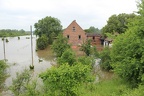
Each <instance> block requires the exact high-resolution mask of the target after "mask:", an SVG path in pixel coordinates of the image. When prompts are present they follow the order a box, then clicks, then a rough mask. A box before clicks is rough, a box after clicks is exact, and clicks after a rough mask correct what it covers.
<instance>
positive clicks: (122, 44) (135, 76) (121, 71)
mask: <svg viewBox="0 0 144 96" xmlns="http://www.w3.org/2000/svg"><path fill="white" fill-rule="evenodd" d="M138 9H139V11H138V13H139V16H138V17H137V18H134V19H133V22H130V23H129V26H128V30H127V31H126V32H125V33H124V34H122V35H120V36H118V38H116V39H115V41H114V44H113V48H112V52H111V60H112V66H113V68H114V71H115V72H116V73H117V74H118V75H119V76H121V77H122V78H124V79H125V80H126V81H127V82H129V83H130V84H131V85H132V87H136V86H137V85H138V84H139V83H141V82H143V81H144V50H143V48H144V38H143V37H144V22H143V21H144V0H141V2H139V4H138Z"/></svg>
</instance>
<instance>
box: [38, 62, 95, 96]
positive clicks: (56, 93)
mask: <svg viewBox="0 0 144 96" xmlns="http://www.w3.org/2000/svg"><path fill="white" fill-rule="evenodd" d="M90 74H91V73H90V68H89V67H88V66H86V65H82V64H80V63H79V64H76V65H73V66H70V65H68V64H63V65H61V66H60V67H58V68H56V67H52V68H51V69H48V70H47V71H46V72H43V73H41V74H40V77H41V78H42V79H43V82H44V85H45V88H46V92H47V93H46V94H47V95H50V96H79V92H78V88H79V87H80V85H82V84H83V83H84V82H92V81H93V79H92V77H90V76H91V75H90Z"/></svg>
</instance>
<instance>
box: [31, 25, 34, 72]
mask: <svg viewBox="0 0 144 96" xmlns="http://www.w3.org/2000/svg"><path fill="white" fill-rule="evenodd" d="M30 30H31V55H32V66H31V69H34V65H33V40H32V39H33V37H32V34H33V33H32V26H30Z"/></svg>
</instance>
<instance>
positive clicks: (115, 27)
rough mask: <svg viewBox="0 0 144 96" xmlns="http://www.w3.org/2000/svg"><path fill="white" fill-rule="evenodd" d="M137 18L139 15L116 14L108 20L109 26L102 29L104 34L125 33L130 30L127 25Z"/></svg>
mask: <svg viewBox="0 0 144 96" xmlns="http://www.w3.org/2000/svg"><path fill="white" fill-rule="evenodd" d="M136 16H137V15H135V14H134V13H132V14H126V13H122V14H119V15H116V14H114V15H112V16H111V17H110V18H109V19H108V21H107V25H105V26H104V27H103V28H102V33H103V34H105V33H113V32H118V33H124V32H125V31H126V29H128V27H127V24H128V23H129V20H130V19H133V18H135V17H136Z"/></svg>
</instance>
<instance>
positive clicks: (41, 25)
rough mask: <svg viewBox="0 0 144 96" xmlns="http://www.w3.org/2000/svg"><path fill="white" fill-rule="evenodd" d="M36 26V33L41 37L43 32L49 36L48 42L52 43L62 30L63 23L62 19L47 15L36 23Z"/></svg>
mask: <svg viewBox="0 0 144 96" xmlns="http://www.w3.org/2000/svg"><path fill="white" fill-rule="evenodd" d="M34 26H35V34H36V35H38V36H39V37H41V36H42V35H43V34H44V35H46V36H47V37H48V40H49V41H48V43H49V44H52V42H53V37H56V36H58V34H59V33H60V32H61V30H62V25H61V22H60V20H58V19H57V18H54V17H51V16H47V17H45V18H43V19H41V20H39V21H38V22H37V23H35V24H34Z"/></svg>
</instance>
